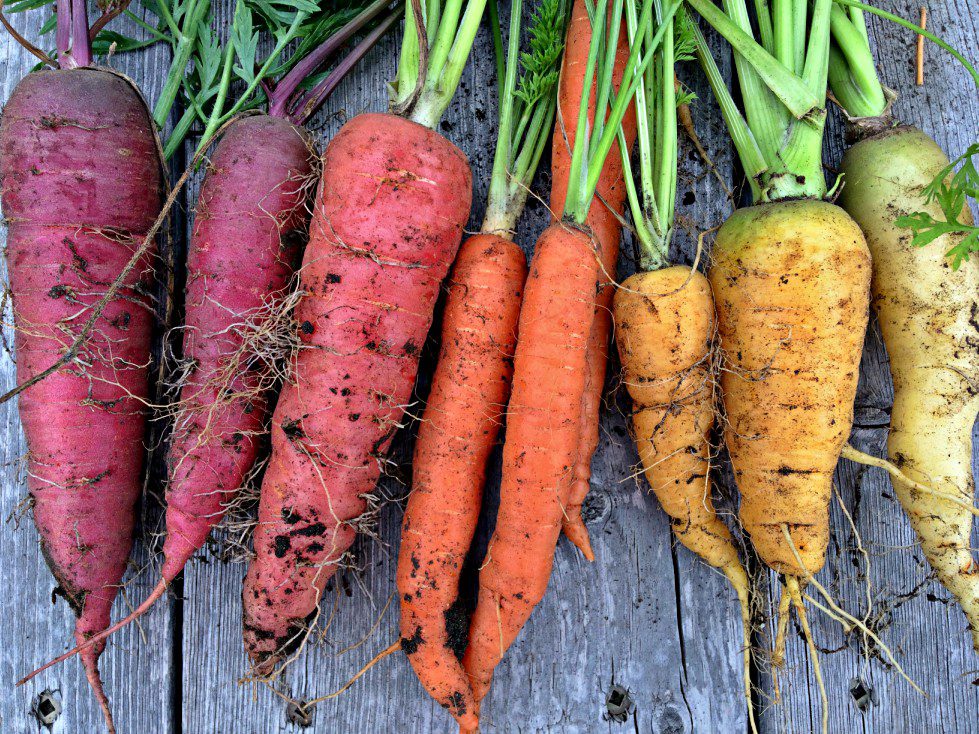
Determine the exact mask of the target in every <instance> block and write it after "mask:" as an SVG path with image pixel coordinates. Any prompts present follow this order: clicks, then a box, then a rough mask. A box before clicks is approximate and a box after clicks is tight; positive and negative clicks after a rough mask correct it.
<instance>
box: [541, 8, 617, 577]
mask: <svg viewBox="0 0 979 734" xmlns="http://www.w3.org/2000/svg"><path fill="white" fill-rule="evenodd" d="M590 42H591V24H590V23H589V21H588V9H587V6H586V4H585V2H584V0H576V1H575V4H574V9H573V11H572V14H571V21H570V25H569V26H568V38H567V46H566V47H565V52H564V63H563V66H562V70H561V84H560V86H559V88H558V105H559V106H560V110H561V118H560V119H561V121H562V122H563V123H564V124H563V125H562V124H561V122H559V123H558V125H557V126H556V127H555V129H554V140H553V145H552V148H551V175H552V178H553V183H552V188H551V212H552V214H553V215H554V216H555V217H557V216H559V213H560V212H562V211H564V202H565V199H566V198H567V192H568V173H569V171H570V164H571V150H572V148H573V146H574V139H575V130H574V127H573V124H574V121H575V120H577V119H578V113H579V111H580V109H581V105H582V103H583V102H584V101H585V99H584V93H583V89H584V81H585V79H584V78H585V66H586V62H587V60H588V46H589V43H590ZM628 58H629V44H628V41H627V39H626V35H625V29H623V30H622V32H621V33H620V34H619V41H618V46H617V49H616V54H615V65H614V67H613V71H612V79H613V83H614V84H615V86H616V88H618V86H619V84H621V82H622V73H623V71H624V70H625V64H626V61H627V60H628ZM594 120H595V87H594V86H592V87H591V91H590V93H589V96H588V121H589V124H590V125H591V124H593V123H594ZM622 130H623V134H624V135H625V139H626V145H627V146H628V148H630V149H631V148H632V144H633V143H634V142H635V140H636V113H635V108H634V107H633V106H632V105H629V108H628V110H627V112H626V115H625V118H624V119H623V120H622ZM596 194H597V195H596V197H595V199H594V200H593V201H592V203H591V206H590V207H589V209H588V217H587V219H586V220H585V223H586V224H587V225H588V226H589V228H591V231H592V233H593V234H594V236H595V240H596V242H597V243H598V246H599V250H598V251H599V256H600V258H601V271H600V273H599V278H600V282H599V291H598V296H597V298H596V299H595V318H594V320H593V321H592V330H591V334H590V336H589V346H588V381H587V383H586V386H585V394H584V396H583V397H582V403H581V429H580V430H581V435H580V437H579V451H578V460H577V461H576V463H575V467H574V483H573V484H572V489H571V497H570V499H569V501H568V507H567V511H566V516H565V518H564V534H565V535H567V536H568V540H570V541H571V542H572V543H574V544H575V545H576V546H577V547H578V548H579V549H580V550H581V552H582V554H583V555H584V556H585V558H587V559H588V560H589V561H591V560H594V558H595V555H594V553H593V552H592V548H591V541H590V540H589V538H588V529H587V528H586V527H585V524H584V522H583V521H582V519H581V504H582V503H583V502H584V501H585V497H586V495H587V494H588V489H589V486H590V484H589V480H590V479H591V457H592V455H593V454H594V453H595V449H597V448H598V414H599V410H600V408H601V404H602V389H603V387H604V385H605V366H606V364H607V363H608V341H609V334H610V332H611V330H612V317H611V313H612V312H611V307H612V293H613V288H612V287H611V286H612V282H613V281H614V280H615V264H616V262H617V261H618V259H619V237H620V235H621V234H622V224H621V216H622V209H623V205H624V203H625V195H626V192H625V187H624V185H623V182H622V158H621V156H620V154H619V151H618V149H617V148H613V149H612V150H611V151H610V152H609V155H608V157H607V158H606V159H605V165H604V166H603V168H602V175H601V178H599V180H598V187H597V189H596Z"/></svg>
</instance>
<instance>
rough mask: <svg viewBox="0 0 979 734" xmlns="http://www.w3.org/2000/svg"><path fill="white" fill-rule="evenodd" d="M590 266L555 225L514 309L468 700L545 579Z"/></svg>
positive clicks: (580, 357) (582, 240) (577, 392)
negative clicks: (497, 479)
mask: <svg viewBox="0 0 979 734" xmlns="http://www.w3.org/2000/svg"><path fill="white" fill-rule="evenodd" d="M598 270H599V267H598V260H597V258H596V257H595V248H594V246H593V244H592V240H591V238H590V237H589V236H588V235H587V234H586V233H584V232H582V231H581V230H579V229H575V228H573V227H571V226H567V225H564V224H562V223H555V224H552V225H551V226H549V227H548V228H547V229H546V230H544V233H543V234H542V235H541V237H540V239H539V240H538V241H537V250H536V253H535V254H534V260H533V263H532V265H531V270H530V276H529V278H528V279H527V286H526V289H525V293H524V303H523V307H522V308H521V311H520V323H519V327H518V332H519V334H520V341H519V342H518V344H517V351H516V357H515V360H514V380H513V394H512V395H511V397H510V405H509V408H508V410H507V440H506V444H505V446H504V449H503V464H504V467H505V468H504V472H503V484H502V486H501V487H500V510H499V514H498V515H497V518H496V530H495V531H494V533H493V537H492V540H491V541H490V545H489V549H488V550H487V555H486V559H487V560H486V562H485V564H484V566H483V568H482V570H481V572H480V575H479V587H480V588H479V604H478V605H477V607H476V612H475V614H474V616H473V620H472V625H471V632H470V639H469V648H468V649H467V650H466V655H465V657H464V658H463V666H464V667H465V668H466V671H467V672H468V673H469V677H470V681H471V682H472V688H473V693H474V694H475V695H476V700H477V701H479V700H480V699H482V698H483V696H485V695H486V692H487V690H488V689H489V684H490V680H491V679H492V675H493V669H494V668H495V667H496V665H497V663H499V661H500V659H501V658H502V657H503V652H504V651H505V650H506V648H508V647H509V646H510V645H511V644H512V643H513V641H514V640H515V639H516V637H517V634H518V633H519V632H520V630H521V628H522V627H523V625H524V623H525V622H526V621H527V619H528V618H529V617H530V613H531V612H532V611H533V609H534V607H535V606H536V605H537V603H538V602H539V601H540V600H541V599H542V598H543V597H544V591H545V590H546V589H547V581H548V579H549V578H550V576H551V566H552V564H553V562H554V547H555V545H556V544H557V540H558V536H559V535H560V533H561V520H562V518H563V517H564V506H565V503H566V501H567V496H568V491H569V490H570V481H569V477H570V473H571V471H572V468H573V467H574V463H575V460H576V457H577V451H578V449H577V447H578V423H579V420H580V413H581V411H580V406H581V399H582V396H583V395H584V391H585V384H586V382H587V369H586V353H587V349H588V334H589V332H590V329H591V322H592V319H593V317H594V312H595V305H594V304H595V302H594V296H593V293H594V292H595V284H596V283H597V282H598ZM544 384H546V385H547V389H542V386H543V385H544Z"/></svg>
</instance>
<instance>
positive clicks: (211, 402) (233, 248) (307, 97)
mask: <svg viewBox="0 0 979 734" xmlns="http://www.w3.org/2000/svg"><path fill="white" fill-rule="evenodd" d="M385 8H386V4H385V3H384V2H383V0H376V1H375V2H374V3H373V4H372V5H370V6H368V7H367V8H366V9H365V10H364V11H363V12H361V13H360V14H359V15H357V16H356V17H354V18H353V19H351V20H350V21H349V22H348V23H347V24H346V25H345V26H344V27H342V28H340V29H339V30H338V31H337V32H336V33H334V34H333V35H332V36H330V37H329V38H328V39H327V40H326V41H325V42H324V43H323V44H322V45H320V46H319V47H317V48H315V49H314V50H313V51H312V52H311V53H309V55H308V56H305V57H304V58H302V59H301V60H300V61H298V63H297V60H296V59H295V58H293V59H291V60H290V61H289V62H287V63H291V64H293V68H292V69H291V70H290V71H289V72H288V73H287V74H286V75H285V76H284V77H283V78H282V80H281V81H280V82H279V84H278V86H276V87H275V89H274V90H272V91H271V92H270V93H269V94H268V95H267V96H268V104H269V109H270V114H267V115H262V114H259V115H251V116H248V117H243V118H239V119H237V120H235V121H233V122H231V123H230V124H229V125H228V127H227V128H226V130H225V132H224V135H223V136H222V137H221V139H220V141H219V142H218V144H217V145H216V146H215V149H214V154H213V156H212V157H211V160H210V165H209V167H208V173H207V176H206V177H205V179H204V183H203V185H202V186H201V192H200V197H199V200H198V202H197V208H196V218H195V220H194V229H193V232H192V235H191V241H190V247H189V253H188V261H187V271H188V275H187V292H186V321H185V325H184V326H183V328H182V331H183V333H184V364H185V365H186V373H185V375H184V377H183V384H182V385H181V390H180V396H179V400H178V401H177V404H176V407H175V420H174V424H175V425H174V435H173V443H172V446H171V450H170V456H169V463H170V471H169V483H168V486H167V516H166V522H167V536H166V540H165V542H164V546H163V553H164V561H163V567H162V569H161V572H160V581H159V583H158V584H157V585H156V587H155V588H154V589H153V591H152V592H151V593H150V595H149V596H148V597H147V598H146V599H145V600H144V601H143V603H142V604H140V605H139V607H137V608H136V609H135V610H134V611H133V612H132V613H131V614H129V615H128V616H127V617H125V618H124V619H122V620H120V621H119V622H117V623H116V624H114V625H113V626H112V627H110V628H108V629H106V630H105V631H104V632H101V633H100V634H99V635H97V636H96V637H93V638H91V639H90V640H89V641H88V644H94V643H95V642H97V641H100V640H102V639H104V638H105V637H107V636H108V635H110V634H112V633H113V632H115V631H116V630H118V629H120V628H122V627H124V626H125V625H127V624H128V623H129V622H131V621H132V620H134V619H136V618H137V617H139V616H140V615H142V614H144V613H146V612H147V611H148V610H149V609H150V608H151V607H152V606H153V604H154V603H155V602H156V601H157V600H158V599H159V598H160V597H162V596H163V594H164V593H165V592H166V590H167V588H168V586H169V585H170V584H171V583H172V582H173V580H174V579H175V578H176V577H177V575H178V574H179V573H180V572H181V571H182V570H183V568H184V566H185V565H186V564H187V562H188V561H189V560H190V558H191V557H192V556H193V555H194V553H196V552H197V551H198V550H200V548H201V547H202V546H203V545H204V542H205V540H206V539H207V536H208V535H209V534H210V532H211V529H212V528H213V527H214V526H215V525H216V524H217V523H218V522H220V520H221V519H222V518H223V517H224V512H225V507H226V506H227V504H228V503H229V502H230V501H232V500H233V499H234V497H235V495H236V494H237V491H238V489H239V487H240V486H241V485H242V483H243V480H244V479H245V477H246V476H247V474H248V473H249V472H250V471H251V470H252V468H253V465H254V463H255V458H256V451H257V448H258V446H257V442H258V437H259V436H260V435H261V434H262V432H263V430H264V426H265V422H266V418H267V402H268V398H269V395H268V392H269V389H270V388H271V387H272V384H273V383H274V382H275V373H276V366H275V365H274V362H275V356H276V355H275V354H274V353H273V354H271V355H261V354H258V353H257V351H258V347H260V342H261V339H262V337H261V336H260V334H261V333H262V332H265V331H269V330H270V329H271V330H274V328H275V327H274V326H272V325H270V324H269V323H268V321H267V319H268V317H269V315H270V314H275V313H276V312H280V311H282V310H283V308H284V306H283V296H285V295H287V286H288V284H289V281H290V279H291V277H292V274H293V271H294V268H295V265H296V264H297V262H298V259H299V256H300V245H301V243H302V240H303V239H305V231H306V227H307V224H308V222H309V210H308V201H309V199H310V194H311V191H312V187H313V184H314V181H315V171H316V158H317V156H316V153H315V150H314V148H313V143H312V140H311V139H310V136H309V134H308V133H307V132H306V131H305V129H303V128H302V127H299V125H301V124H302V123H303V122H305V121H306V120H307V119H308V117H309V116H310V115H312V114H313V112H315V110H316V109H317V108H318V106H319V104H320V103H322V102H323V100H325V99H326V97H327V96H328V95H329V93H330V92H331V91H332V90H333V88H334V87H335V86H336V84H337V82H339V80H340V79H342V78H343V76H344V74H345V73H346V72H347V71H349V70H350V69H351V68H352V67H353V65H354V64H355V63H356V62H357V61H358V60H359V59H360V58H361V56H362V55H363V54H364V53H365V52H366V51H367V49H369V48H370V47H371V46H372V45H373V43H374V42H375V41H376V40H377V38H379V37H380V35H381V34H383V33H384V32H385V30H386V29H387V28H388V27H389V26H390V25H391V23H392V22H393V20H395V19H396V18H397V14H396V13H395V14H391V15H390V16H389V17H388V18H387V19H386V20H385V21H383V22H382V23H380V24H379V25H378V26H377V27H376V28H375V29H374V30H373V31H372V32H371V33H370V34H368V36H367V37H366V38H365V39H364V40H363V41H362V42H361V43H360V44H359V45H358V46H357V47H356V48H355V49H353V50H352V51H351V52H350V53H349V54H348V55H347V56H346V57H345V58H344V59H343V60H342V61H341V62H340V63H339V64H338V65H337V68H336V69H335V70H334V71H333V72H332V73H331V74H330V75H329V76H328V77H327V78H326V79H325V80H324V81H323V82H321V83H320V84H319V85H317V86H315V87H313V88H312V89H310V90H305V89H303V88H301V86H300V85H301V83H302V81H303V79H304V78H305V77H306V76H307V75H309V74H310V73H312V72H313V71H315V70H316V68H317V67H318V65H320V64H322V63H323V62H324V61H326V60H327V58H329V56H330V55H331V54H332V53H333V52H335V51H336V50H337V49H338V48H339V47H340V45H342V43H343V41H345V40H346V39H347V38H349V37H350V36H351V35H352V34H353V33H354V32H356V31H357V30H358V29H359V28H361V27H363V26H364V25H365V24H366V23H368V22H369V21H370V20H372V19H373V18H374V17H375V16H377V14H378V13H379V12H381V11H383V10H384V9H385ZM224 114H226V113H225V111H224V109H223V108H222V107H215V109H214V110H213V111H212V114H211V118H210V119H212V120H214V119H221V116H223V115H224ZM207 142H208V141H207V140H204V141H202V143H201V144H202V146H206V144H207ZM270 336H271V337H272V338H273V340H274V338H275V335H274V334H272V335H270ZM272 346H273V350H274V346H275V345H272ZM78 651H79V648H75V649H74V650H71V651H69V652H67V653H65V654H64V655H61V656H59V657H58V658H56V659H55V660H53V661H51V662H50V663H48V664H46V665H45V666H44V667H42V668H39V669H38V670H36V671H34V672H33V673H31V674H30V675H28V676H27V677H26V678H25V679H24V680H29V679H30V678H31V677H33V676H34V675H36V674H37V673H38V672H40V671H41V670H44V669H45V668H47V667H49V666H51V665H53V664H55V663H58V662H60V661H62V660H64V659H66V658H68V657H70V656H71V655H73V654H74V653H76V652H78Z"/></svg>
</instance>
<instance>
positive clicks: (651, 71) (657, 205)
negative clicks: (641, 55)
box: [618, 5, 695, 270]
mask: <svg viewBox="0 0 979 734" xmlns="http://www.w3.org/2000/svg"><path fill="white" fill-rule="evenodd" d="M667 25H668V27H667V30H666V34H665V36H664V38H663V43H662V44H661V45H660V47H659V50H658V51H657V52H656V54H655V55H654V57H653V60H652V62H651V63H650V64H649V66H647V67H646V71H645V73H644V74H643V77H644V79H643V83H642V84H640V85H639V86H638V87H637V88H636V131H637V135H636V139H637V143H638V145H637V148H638V151H637V158H638V173H639V176H638V180H639V186H638V187H637V186H636V179H635V178H634V177H633V175H632V174H631V169H629V168H628V167H626V175H625V185H626V196H627V199H628V201H629V209H630V211H631V213H632V220H633V226H634V229H635V234H636V240H637V245H638V248H639V264H640V267H641V269H642V270H658V269H659V268H662V267H665V266H666V265H667V264H668V263H669V246H670V238H671V237H672V234H673V220H674V210H675V208H676V183H677V156H678V151H679V144H678V138H677V107H678V106H679V105H681V104H686V103H688V102H690V101H691V100H693V99H695V96H694V95H693V94H692V93H690V92H687V91H685V90H682V89H678V88H677V84H676V82H675V72H674V67H675V65H676V64H677V63H678V62H680V61H687V60H689V59H692V58H693V50H694V46H695V38H694V35H693V27H692V25H691V23H690V18H689V16H688V15H687V14H686V13H685V12H683V11H679V12H678V13H677V14H676V16H675V17H674V18H673V21H672V22H671V23H669V24H667ZM626 29H627V31H628V34H629V42H630V43H633V42H635V39H636V36H637V34H638V33H639V32H640V31H639V28H638V26H637V19H636V12H635V8H634V7H631V6H628V5H627V6H626ZM651 37H652V30H651V29H649V28H648V27H647V28H646V29H645V31H644V32H643V33H642V35H641V36H640V38H639V42H640V43H643V42H646V41H648V40H649V39H651ZM618 139H619V146H620V151H621V154H622V159H623V160H629V153H630V151H629V150H628V149H627V148H626V145H625V138H624V136H623V135H622V131H621V130H619V133H618Z"/></svg>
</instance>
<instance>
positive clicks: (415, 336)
mask: <svg viewBox="0 0 979 734" xmlns="http://www.w3.org/2000/svg"><path fill="white" fill-rule="evenodd" d="M463 5H465V12H462V11H463ZM484 5H485V0H468V2H464V0H451V2H449V3H447V4H446V5H445V6H444V7H443V6H442V5H441V4H440V3H439V2H435V1H434V0H433V1H432V2H429V3H428V8H427V10H426V11H425V14H424V16H421V17H416V12H417V11H416V10H414V9H413V8H418V9H419V10H421V8H420V7H419V5H418V4H417V2H416V3H412V2H409V4H408V21H407V22H406V30H405V38H404V45H403V47H402V63H401V65H400V67H399V71H398V80H397V81H396V83H395V84H394V85H393V103H392V113H389V114H376V113H365V114H361V115H358V116H357V117H354V118H353V119H351V120H350V121H349V122H347V123H346V124H345V125H344V126H343V128H342V129H341V130H340V132H339V133H337V135H336V137H334V138H333V140H332V141H330V144H329V145H328V146H327V149H326V152H325V154H324V156H323V177H322V179H321V181H320V188H319V194H318V196H317V201H316V205H315V209H314V213H313V221H312V224H311V228H310V229H311V232H310V242H309V245H308V246H307V248H306V254H305V257H304V260H303V267H302V269H301V271H300V289H301V291H302V293H303V297H302V300H301V301H300V303H299V305H298V306H297V308H296V323H297V328H298V331H299V337H300V339H301V340H302V341H303V342H304V344H303V348H302V349H300V350H299V352H298V354H297V355H296V357H295V359H294V360H293V361H292V363H291V365H290V380H289V382H288V384H286V386H285V387H284V388H283V390H282V394H281V396H280V398H279V403H278V405H277V406H276V410H275V414H274V415H273V418H272V456H271V458H270V461H269V467H268V470H267V472H266V474H265V477H264V481H263V483H262V491H261V501H260V504H259V511H258V515H259V524H258V528H257V530H256V532H255V559H254V561H253V562H252V564H251V566H250V567H249V569H248V574H247V576H246V577H245V586H244V590H243V592H242V598H243V605H244V613H243V626H244V642H245V647H246V650H247V652H248V654H249V656H250V658H251V660H252V662H253V664H254V668H255V671H256V672H257V673H258V674H260V675H269V674H274V673H275V671H276V668H277V665H278V664H279V663H280V662H282V661H283V660H284V659H285V656H286V655H287V654H289V653H290V652H291V651H292V650H295V649H296V648H297V647H298V646H299V645H301V643H302V641H303V640H304V639H305V636H306V633H307V632H308V629H309V622H310V621H311V620H312V619H313V618H314V617H315V615H316V610H317V605H318V603H319V600H320V596H321V594H322V591H323V588H324V586H325V584H326V582H327V581H328V580H329V579H330V578H331V577H332V576H333V574H334V573H335V572H336V570H337V568H338V566H339V563H340V560H341V558H343V556H344V554H345V553H346V552H347V549H348V548H349V547H350V545H351V544H352V543H353V540H354V537H355V536H356V531H357V527H358V522H362V521H363V517H362V516H363V515H364V512H365V510H366V508H367V499H366V497H367V495H368V494H369V493H370V492H371V490H372V489H373V487H374V484H375V483H376V481H377V479H378V477H379V476H380V472H381V462H382V461H383V457H384V454H385V452H386V450H387V447H388V446H389V444H390V442H391V439H392V438H393V436H394V434H395V432H396V431H397V429H398V427H399V426H400V422H401V418H402V416H403V415H404V409H405V406H406V405H407V404H408V401H409V398H410V395H411V388H412V385H413V384H414V381H415V376H416V374H417V370H418V360H419V356H420V353H421V347H422V345H423V343H424V340H425V337H426V335H427V334H428V330H429V328H430V327H431V323H432V317H433V312H434V309H435V302H436V299H437V297H438V293H439V289H440V287H441V285H442V281H443V279H444V278H445V276H446V275H447V273H448V270H449V267H450V265H451V263H452V261H453V259H454V258H455V255H456V252H457V251H458V248H459V244H460V240H461V236H462V228H463V225H464V224H465V222H466V220H467V218H468V216H469V206H470V203H471V199H472V173H471V171H470V169H469V163H468V161H467V160H466V157H465V155H464V154H463V153H462V152H461V151H460V150H459V149H458V148H456V147H455V146H454V145H452V143H450V142H449V141H448V140H446V139H445V138H443V137H442V136H441V135H439V134H438V133H437V132H435V130H434V129H433V128H435V127H436V126H437V124H438V121H439V119H440V118H441V116H442V114H443V113H444V111H445V109H446V108H447V107H448V105H449V102H450V101H451V99H452V96H453V94H454V92H455V89H456V87H457V85H458V83H459V81H460V78H461V76H462V71H463V68H464V67H465V64H466V60H467V58H468V56H469V49H470V48H471V46H472V42H473V40H474V38H475V35H476V31H477V29H478V27H479V21H480V18H481V16H482V13H483V8H484ZM422 18H424V22H422ZM429 45H430V48H429Z"/></svg>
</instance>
